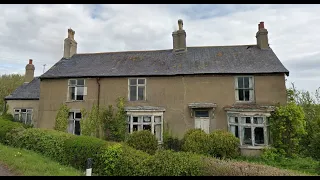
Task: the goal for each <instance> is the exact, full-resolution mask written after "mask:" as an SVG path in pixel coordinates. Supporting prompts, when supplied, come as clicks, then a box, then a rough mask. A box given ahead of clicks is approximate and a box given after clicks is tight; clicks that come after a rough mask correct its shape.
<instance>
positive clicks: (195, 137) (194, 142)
mask: <svg viewBox="0 0 320 180" xmlns="http://www.w3.org/2000/svg"><path fill="white" fill-rule="evenodd" d="M182 150H183V151H185V152H193V153H197V154H204V155H208V153H209V150H210V141H209V136H208V134H207V133H205V132H204V131H203V130H201V129H193V130H189V131H188V132H187V133H186V134H185V135H184V137H183V145H182Z"/></svg>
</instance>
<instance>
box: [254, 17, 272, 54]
mask: <svg viewBox="0 0 320 180" xmlns="http://www.w3.org/2000/svg"><path fill="white" fill-rule="evenodd" d="M256 38H257V45H258V47H259V48H260V49H268V48H269V42H268V31H267V29H265V28H264V22H260V23H259V24H258V32H257V34H256Z"/></svg>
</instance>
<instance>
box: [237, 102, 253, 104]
mask: <svg viewBox="0 0 320 180" xmlns="http://www.w3.org/2000/svg"><path fill="white" fill-rule="evenodd" d="M253 103H255V101H236V104H253Z"/></svg>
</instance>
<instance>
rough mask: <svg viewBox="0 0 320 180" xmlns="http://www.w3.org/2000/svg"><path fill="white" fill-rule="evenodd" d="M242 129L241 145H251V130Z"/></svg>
mask: <svg viewBox="0 0 320 180" xmlns="http://www.w3.org/2000/svg"><path fill="white" fill-rule="evenodd" d="M243 129H244V137H243V143H244V144H247V145H252V138H251V128H243Z"/></svg>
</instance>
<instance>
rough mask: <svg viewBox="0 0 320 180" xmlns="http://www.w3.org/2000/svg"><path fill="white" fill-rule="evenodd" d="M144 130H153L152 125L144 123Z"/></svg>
mask: <svg viewBox="0 0 320 180" xmlns="http://www.w3.org/2000/svg"><path fill="white" fill-rule="evenodd" d="M143 130H149V131H151V125H143Z"/></svg>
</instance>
